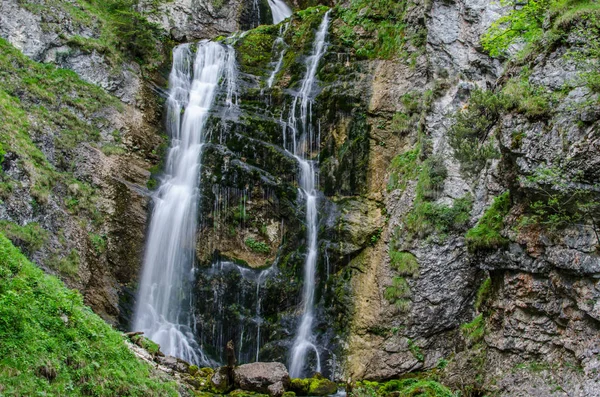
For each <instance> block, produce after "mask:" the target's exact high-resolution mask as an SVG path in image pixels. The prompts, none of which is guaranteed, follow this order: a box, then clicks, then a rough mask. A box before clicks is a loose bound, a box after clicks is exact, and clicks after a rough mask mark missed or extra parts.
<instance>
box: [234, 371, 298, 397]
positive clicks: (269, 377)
mask: <svg viewBox="0 0 600 397" xmlns="http://www.w3.org/2000/svg"><path fill="white" fill-rule="evenodd" d="M233 378H234V383H235V386H236V387H239V388H240V389H242V390H247V391H253V392H258V393H269V394H271V392H272V390H269V386H271V385H275V384H276V383H278V382H280V383H281V385H277V388H276V389H280V388H281V386H283V388H284V389H287V387H288V386H289V384H290V375H289V374H288V371H287V369H286V368H285V365H283V364H281V363H252V364H244V365H240V366H239V367H237V368H235V369H234V370H233ZM271 389H274V388H271Z"/></svg>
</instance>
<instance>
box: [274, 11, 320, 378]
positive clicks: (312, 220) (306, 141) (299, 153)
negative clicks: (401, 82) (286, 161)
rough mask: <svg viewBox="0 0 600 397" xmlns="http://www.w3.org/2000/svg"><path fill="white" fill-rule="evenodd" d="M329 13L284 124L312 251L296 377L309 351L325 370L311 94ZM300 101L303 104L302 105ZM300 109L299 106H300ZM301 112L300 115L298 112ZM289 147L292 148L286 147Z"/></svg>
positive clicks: (294, 357) (293, 364)
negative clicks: (318, 307)
mask: <svg viewBox="0 0 600 397" xmlns="http://www.w3.org/2000/svg"><path fill="white" fill-rule="evenodd" d="M329 13H330V11H327V13H325V16H324V17H323V21H322V22H321V25H320V26H319V30H318V32H317V34H316V36H315V41H314V43H313V49H312V54H311V55H310V56H309V57H308V58H307V59H306V74H305V75H304V79H303V81H302V86H301V89H300V92H299V93H298V94H297V95H296V97H295V98H294V101H293V104H292V108H291V109H290V115H289V119H288V122H287V123H286V125H285V126H284V132H283V134H284V142H287V139H286V134H287V130H288V129H289V130H290V131H291V134H292V139H291V148H290V149H291V152H292V154H293V155H294V157H295V158H296V160H297V161H298V165H299V168H300V189H299V191H300V193H301V194H302V196H304V198H305V200H306V228H307V232H306V239H307V246H308V252H307V254H306V260H305V263H304V288H303V291H302V293H303V314H302V319H301V321H300V326H299V327H298V330H297V332H296V338H295V340H294V345H293V347H292V354H291V360H290V375H291V376H292V377H300V376H302V375H303V374H302V372H303V369H304V367H305V365H306V356H307V353H308V352H309V351H311V350H312V351H314V352H315V354H316V360H317V362H316V371H317V372H320V371H321V363H320V358H319V351H318V349H317V347H316V345H315V344H314V335H313V330H312V328H313V320H314V296H315V276H316V275H315V273H316V265H317V255H318V252H317V232H318V230H317V222H318V219H317V187H316V170H315V163H314V161H311V160H310V159H309V157H310V155H311V151H312V150H313V149H314V148H315V146H318V142H315V140H314V135H315V134H314V131H313V128H312V126H311V119H310V116H311V115H310V113H311V104H312V100H311V97H310V94H311V92H312V88H313V86H314V84H315V81H316V74H317V67H318V66H319V61H320V60H321V58H322V57H323V55H324V54H325V50H326V47H327V46H326V42H325V39H326V37H327V30H328V28H329ZM298 100H300V103H299V104H298ZM298 108H299V109H298ZM298 110H299V111H300V114H299V116H298V115H297V114H296V113H297V111H298ZM286 150H289V149H288V148H286Z"/></svg>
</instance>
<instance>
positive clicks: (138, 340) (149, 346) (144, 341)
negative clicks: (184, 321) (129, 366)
mask: <svg viewBox="0 0 600 397" xmlns="http://www.w3.org/2000/svg"><path fill="white" fill-rule="evenodd" d="M131 341H132V342H133V343H135V344H136V345H138V346H140V347H142V348H143V349H145V350H146V351H147V352H148V353H150V354H152V355H155V354H156V353H158V352H159V351H160V346H159V345H158V344H157V343H154V342H153V341H151V340H150V339H148V338H146V337H145V336H143V335H135V336H133V337H132V338H131ZM192 367H196V366H195V365H192V366H190V372H192ZM196 372H198V367H196Z"/></svg>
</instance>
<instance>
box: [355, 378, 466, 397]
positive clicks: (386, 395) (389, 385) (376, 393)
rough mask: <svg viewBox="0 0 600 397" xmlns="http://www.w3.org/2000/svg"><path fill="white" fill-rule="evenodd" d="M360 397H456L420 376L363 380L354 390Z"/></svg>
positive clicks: (442, 386)
mask: <svg viewBox="0 0 600 397" xmlns="http://www.w3.org/2000/svg"><path fill="white" fill-rule="evenodd" d="M352 395H353V396H358V397H391V396H402V397H404V396H406V397H454V396H455V394H453V393H452V392H451V391H450V389H448V388H447V387H445V386H444V385H442V384H440V383H438V382H436V381H434V380H431V379H420V378H417V377H415V378H406V379H397V380H391V381H389V382H386V383H377V382H369V381H362V382H358V383H357V387H356V388H355V389H354V390H353V391H352Z"/></svg>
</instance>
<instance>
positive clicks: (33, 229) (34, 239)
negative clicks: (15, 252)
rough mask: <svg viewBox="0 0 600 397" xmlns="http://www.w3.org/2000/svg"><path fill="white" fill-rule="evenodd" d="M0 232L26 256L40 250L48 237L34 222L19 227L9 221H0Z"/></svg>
mask: <svg viewBox="0 0 600 397" xmlns="http://www.w3.org/2000/svg"><path fill="white" fill-rule="evenodd" d="M0 232H1V233H3V234H4V235H5V236H6V237H7V238H8V239H9V240H10V241H12V243H13V244H14V245H16V246H17V247H20V248H21V249H22V250H24V251H25V252H26V253H27V254H28V255H31V254H33V253H34V252H35V251H37V250H39V249H40V248H42V247H43V245H44V244H45V243H46V241H47V240H48V237H49V233H48V232H47V231H46V230H44V229H42V227H41V226H40V225H39V224H38V223H35V222H32V223H28V224H26V225H24V226H19V225H17V224H16V223H12V222H9V221H0Z"/></svg>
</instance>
